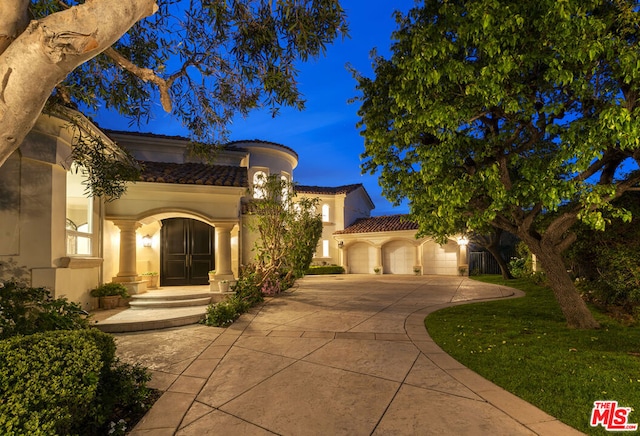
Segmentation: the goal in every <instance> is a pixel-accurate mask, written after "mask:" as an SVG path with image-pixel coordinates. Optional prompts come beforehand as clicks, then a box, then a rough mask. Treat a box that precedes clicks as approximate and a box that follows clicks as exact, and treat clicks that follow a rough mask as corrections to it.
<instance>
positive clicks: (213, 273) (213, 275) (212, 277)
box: [209, 269, 216, 282]
mask: <svg viewBox="0 0 640 436" xmlns="http://www.w3.org/2000/svg"><path fill="white" fill-rule="evenodd" d="M215 279H216V270H215V269H212V270H211V271H209V281H210V282H212V281H214V280H215Z"/></svg>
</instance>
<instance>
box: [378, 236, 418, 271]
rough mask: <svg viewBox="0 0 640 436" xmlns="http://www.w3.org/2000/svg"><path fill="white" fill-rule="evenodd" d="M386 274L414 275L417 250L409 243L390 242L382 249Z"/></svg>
mask: <svg viewBox="0 0 640 436" xmlns="http://www.w3.org/2000/svg"><path fill="white" fill-rule="evenodd" d="M382 258H383V262H384V263H383V265H384V273H385V274H412V273H413V265H415V260H416V249H415V247H414V246H413V245H412V244H411V243H410V242H407V241H393V242H389V243H388V244H386V245H385V246H384V247H383V248H382Z"/></svg>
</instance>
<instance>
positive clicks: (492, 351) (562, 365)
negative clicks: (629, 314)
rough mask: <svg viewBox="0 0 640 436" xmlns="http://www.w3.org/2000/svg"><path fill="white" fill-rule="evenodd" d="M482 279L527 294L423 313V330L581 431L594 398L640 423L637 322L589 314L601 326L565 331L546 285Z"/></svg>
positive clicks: (639, 329) (473, 366)
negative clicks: (616, 406)
mask: <svg viewBox="0 0 640 436" xmlns="http://www.w3.org/2000/svg"><path fill="white" fill-rule="evenodd" d="M481 280H482V281H486V282H491V283H501V284H505V285H508V286H511V287H514V288H518V289H521V290H523V291H525V292H526V294H527V295H526V296H525V297H523V298H518V299H513V300H500V301H493V302H487V303H475V304H468V305H463V306H456V307H451V308H447V309H444V310H440V311H438V312H435V313H433V314H431V315H429V316H428V317H427V318H426V320H425V325H426V326H427V329H428V331H429V334H430V335H431V337H433V339H434V340H435V341H436V342H437V343H438V345H440V346H441V347H442V348H443V349H444V350H445V351H446V352H447V353H449V354H451V355H452V356H453V357H454V358H456V359H457V360H458V361H460V362H461V363H462V364H464V365H465V366H467V367H469V368H471V369H472V370H474V371H476V372H477V373H479V374H481V375H482V376H483V377H485V378H487V379H489V380H491V381H493V382H494V383H495V384H497V385H499V386H502V387H503V388H505V389H506V390H508V391H510V392H512V393H514V394H515V395H517V396H519V397H521V398H523V399H525V400H526V401H529V402H530V403H532V404H534V405H535V406H537V407H539V408H540V409H542V410H544V411H546V412H547V413H549V414H551V415H553V416H555V417H556V418H558V419H560V420H561V421H563V422H565V423H567V424H569V425H570V426H572V427H574V428H577V429H578V430H581V431H583V432H585V433H588V434H610V433H609V432H607V431H605V430H604V429H603V428H602V427H597V428H592V427H590V426H589V419H590V416H591V409H592V408H593V402H594V401H597V400H615V401H618V404H619V406H620V407H632V408H634V409H635V410H634V411H632V412H631V414H630V417H629V422H630V423H640V326H638V325H636V326H633V327H625V326H622V325H621V324H619V323H617V322H616V321H614V320H612V319H610V318H608V317H606V316H604V315H602V314H599V313H596V314H595V315H596V317H597V319H598V321H599V322H600V323H601V324H602V328H601V329H600V330H591V331H581V330H570V329H568V328H567V327H566V323H565V321H564V318H563V316H562V313H561V312H560V308H559V307H558V305H557V303H556V301H555V299H554V297H553V294H552V293H551V290H549V289H547V288H544V287H542V286H538V285H534V284H532V283H530V282H529V281H527V280H524V279H518V280H511V281H508V282H504V281H503V280H502V278H501V277H499V276H484V277H482V278H481Z"/></svg>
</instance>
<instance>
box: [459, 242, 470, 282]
mask: <svg viewBox="0 0 640 436" xmlns="http://www.w3.org/2000/svg"><path fill="white" fill-rule="evenodd" d="M468 244H469V240H468V239H467V238H464V237H463V238H459V239H458V249H459V252H460V256H459V257H458V271H459V272H460V275H461V276H468V275H469V259H468V256H467V246H468Z"/></svg>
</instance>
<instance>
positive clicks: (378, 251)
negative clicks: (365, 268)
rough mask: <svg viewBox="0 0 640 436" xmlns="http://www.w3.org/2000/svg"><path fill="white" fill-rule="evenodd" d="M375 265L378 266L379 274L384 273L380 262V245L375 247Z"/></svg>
mask: <svg viewBox="0 0 640 436" xmlns="http://www.w3.org/2000/svg"><path fill="white" fill-rule="evenodd" d="M376 258H377V259H376V266H375V268H380V274H384V265H383V264H382V245H379V246H377V247H376Z"/></svg>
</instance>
